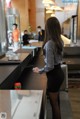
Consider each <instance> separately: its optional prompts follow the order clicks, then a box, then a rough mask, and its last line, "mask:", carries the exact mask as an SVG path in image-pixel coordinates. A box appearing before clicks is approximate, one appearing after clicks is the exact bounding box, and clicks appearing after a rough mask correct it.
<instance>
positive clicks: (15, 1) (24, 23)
mask: <svg viewBox="0 0 80 119" xmlns="http://www.w3.org/2000/svg"><path fill="white" fill-rule="evenodd" d="M12 7H14V8H16V9H17V10H18V11H19V13H20V24H21V26H20V27H21V31H23V30H25V29H28V25H29V15H28V0H12Z"/></svg>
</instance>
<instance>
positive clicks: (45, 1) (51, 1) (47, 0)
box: [42, 0, 55, 4]
mask: <svg viewBox="0 0 80 119" xmlns="http://www.w3.org/2000/svg"><path fill="white" fill-rule="evenodd" d="M42 3H43V4H55V3H54V2H53V0H43V1H42Z"/></svg>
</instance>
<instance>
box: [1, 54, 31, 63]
mask: <svg viewBox="0 0 80 119" xmlns="http://www.w3.org/2000/svg"><path fill="white" fill-rule="evenodd" d="M28 55H29V53H19V60H8V57H6V56H5V57H3V58H2V59H0V64H7V63H8V64H9V63H11V64H14V63H15V64H18V63H21V62H22V61H23V60H24V59H25V58H26V57H27V56H28Z"/></svg>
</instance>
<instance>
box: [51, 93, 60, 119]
mask: <svg viewBox="0 0 80 119" xmlns="http://www.w3.org/2000/svg"><path fill="white" fill-rule="evenodd" d="M49 99H50V104H51V107H52V119H61V114H60V101H59V93H58V92H57V93H53V92H49Z"/></svg>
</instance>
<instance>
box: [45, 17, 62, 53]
mask: <svg viewBox="0 0 80 119" xmlns="http://www.w3.org/2000/svg"><path fill="white" fill-rule="evenodd" d="M49 40H53V41H54V43H55V46H56V49H57V53H58V54H61V52H62V48H63V47H62V39H61V27H60V23H59V21H58V19H57V18H56V17H50V18H49V19H48V20H47V22H46V25H45V40H44V44H43V47H44V45H45V44H46V42H47V41H49Z"/></svg>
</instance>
